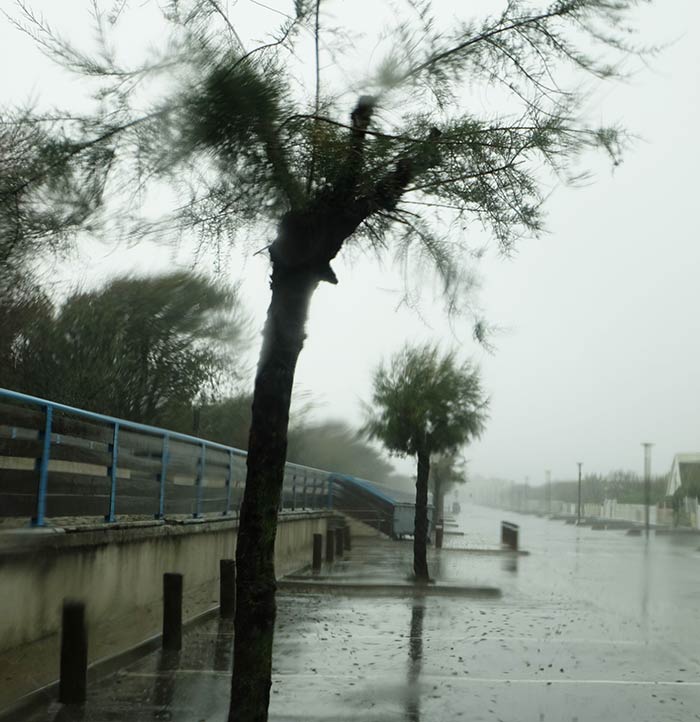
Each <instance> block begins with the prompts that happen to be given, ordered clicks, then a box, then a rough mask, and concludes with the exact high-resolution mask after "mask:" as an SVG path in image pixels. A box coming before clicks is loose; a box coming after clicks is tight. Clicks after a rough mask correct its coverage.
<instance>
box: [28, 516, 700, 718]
mask: <svg viewBox="0 0 700 722" xmlns="http://www.w3.org/2000/svg"><path fill="white" fill-rule="evenodd" d="M501 518H507V519H508V520H510V521H514V522H515V523H518V524H520V527H521V546H522V547H523V548H525V549H527V550H529V551H530V552H531V554H530V555H529V556H514V555H505V556H504V555H475V554H469V553H465V552H462V551H458V550H450V549H444V550H442V551H441V552H431V560H430V565H431V572H432V573H433V575H434V576H435V577H436V578H437V579H438V580H442V581H445V582H450V583H459V584H470V585H491V586H498V587H500V588H501V589H502V591H503V596H502V598H500V599H489V600H484V599H468V598H461V597H456V598H451V597H443V596H440V597H434V596H430V597H425V598H420V597H419V598H415V597H411V596H401V595H398V596H388V597H373V598H363V597H359V596H344V595H334V594H302V595H290V594H284V595H281V596H280V597H279V599H278V608H279V612H278V630H277V634H276V643H275V644H276V646H275V662H274V682H273V693H272V703H271V719H273V720H275V721H276V722H282V721H283V720H289V721H292V720H377V721H379V720H408V721H410V722H418V721H419V720H423V721H425V722H428V721H430V722H434V721H439V720H459V719H464V720H471V721H475V720H493V721H494V722H495V721H497V720H502V721H504V722H506V721H507V722H523V721H526V720H534V721H535V722H540V721H543V720H556V721H560V720H570V721H571V722H588V721H591V722H592V721H593V720H595V721H596V722H597V721H598V720H616V721H619V722H626V721H628V720H629V722H632V721H634V722H643V721H645V720H648V721H650V722H651V721H654V722H657V721H659V720H679V721H681V720H682V721H685V720H700V644H699V643H698V622H699V621H700V552H698V551H697V547H698V545H700V538H698V537H697V536H691V537H672V536H666V537H654V536H653V535H652V537H651V538H650V539H649V540H646V539H645V538H644V537H631V536H627V535H626V534H625V533H624V532H621V531H593V530H591V529H589V528H576V527H574V526H570V525H566V524H564V523H563V522H558V521H547V520H544V519H538V518H535V517H529V516H528V517H520V516H519V515H517V514H507V515H504V514H503V513H502V512H498V511H494V510H488V509H483V508H479V507H467V508H464V509H463V511H462V513H461V514H460V516H459V518H458V522H459V524H460V527H459V528H460V529H461V530H463V531H465V536H456V535H448V536H446V544H447V545H449V546H453V547H458V546H470V547H495V546H498V541H499V522H500V520H501ZM411 553H412V550H411V544H410V542H405V543H403V544H394V543H378V542H376V541H375V540H370V541H369V542H364V543H359V542H357V541H356V543H355V544H354V546H353V551H352V552H351V556H350V561H349V562H342V563H337V564H336V565H335V567H334V568H333V569H332V570H328V571H331V572H332V575H337V576H339V577H344V578H346V579H373V580H377V579H388V580H397V579H405V577H406V575H407V574H408V573H409V571H410V563H411ZM231 631H232V630H231V628H230V625H229V624H228V623H225V622H220V621H218V620H211V621H210V622H207V623H206V624H203V625H201V626H200V627H198V628H196V629H193V630H191V631H190V632H189V633H188V634H187V636H186V638H185V648H184V650H183V652H182V653H180V654H178V655H175V656H174V657H163V656H162V655H160V654H153V655H150V656H149V657H146V658H144V659H142V660H140V661H139V662H137V663H136V664H134V665H132V666H131V667H129V668H128V669H126V670H124V671H122V672H121V673H119V674H118V675H116V676H114V677H112V678H111V679H109V680H105V681H104V682H103V683H102V684H100V685H96V686H93V687H92V689H91V691H90V700H89V702H88V704H87V706H86V707H85V709H84V710H82V711H81V710H73V711H71V710H68V709H61V708H60V707H59V706H58V705H53V706H52V707H50V708H49V709H44V710H41V711H40V712H39V713H37V714H36V715H35V716H32V718H31V719H32V722H34V721H35V720H36V721H38V720H42V722H43V721H44V720H64V721H65V722H67V721H68V720H85V721H86V722H87V721H95V722H96V721H97V720H100V721H105V722H106V721H107V720H110V721H113V720H129V721H130V722H141V721H142V720H173V721H174V722H180V721H182V722H184V721H185V720H187V722H198V721H199V720H207V722H209V721H210V720H211V721H212V722H213V721H214V720H218V721H223V720H225V718H226V708H227V703H228V689H229V677H230V672H229V669H230V661H231Z"/></svg>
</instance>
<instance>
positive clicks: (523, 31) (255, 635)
mask: <svg viewBox="0 0 700 722" xmlns="http://www.w3.org/2000/svg"><path fill="white" fill-rule="evenodd" d="M642 1H643V0H614V1H613V0H549V2H546V1H545V2H538V1H537V0H532V2H525V1H524V0H502V2H500V3H498V8H497V9H496V10H495V11H492V12H494V13H495V14H492V15H487V16H482V17H476V18H473V19H469V20H461V19H459V18H458V17H454V16H453V15H452V14H451V15H450V16H449V17H440V16H439V15H437V14H436V12H434V11H433V8H432V5H431V2H430V0H421V1H420V2H414V1H413V0H408V1H407V3H406V8H405V12H404V13H396V12H392V13H389V14H387V16H386V23H387V24H388V25H389V27H384V26H383V27H379V25H380V22H379V21H378V22H377V23H376V26H377V27H376V28H375V23H372V28H373V29H376V32H377V37H375V38H369V39H368V40H367V42H368V45H367V46H364V47H369V48H372V47H374V51H373V52H367V53H364V54H363V52H362V51H359V53H358V55H353V54H352V52H350V50H351V49H350V48H349V47H348V45H347V44H345V49H346V51H347V52H346V53H345V54H343V46H342V44H335V43H333V45H334V47H333V49H332V50H331V49H329V48H328V45H330V44H331V43H328V45H327V44H326V42H325V41H326V39H327V38H329V39H330V40H331V42H332V40H333V38H332V36H330V33H331V32H338V31H331V30H328V31H326V30H325V28H326V27H327V26H329V25H330V23H331V22H333V23H335V25H336V27H337V25H338V22H341V23H342V19H341V16H340V15H339V13H342V11H343V7H342V6H338V5H337V4H333V5H332V6H331V4H330V3H328V6H327V4H326V3H321V2H320V0H295V2H294V3H292V2H290V3H289V5H290V8H289V11H290V13H291V14H290V15H289V16H288V18H289V19H288V20H287V21H286V22H285V23H284V25H283V27H282V28H281V29H280V32H279V33H278V34H276V36H275V37H274V38H273V39H272V41H271V42H269V43H266V44H265V45H262V46H259V47H255V48H252V49H248V50H247V51H245V50H244V49H243V45H242V43H241V41H240V38H239V34H238V33H237V32H236V28H235V24H234V18H233V16H230V17H229V16H227V15H226V14H225V13H224V10H223V8H222V4H221V3H219V2H216V0H181V1H179V2H174V1H173V2H170V3H167V4H166V5H165V15H166V18H167V20H168V21H169V22H170V23H171V27H172V28H173V31H174V35H173V36H172V42H170V43H169V45H168V49H167V52H164V53H163V54H161V55H160V56H155V57H154V56H153V54H152V57H151V58H150V59H149V60H148V61H146V62H143V63H141V62H139V63H137V64H136V65H135V67H128V66H127V65H126V64H125V63H124V61H123V55H120V54H119V53H117V52H116V51H115V47H114V43H113V42H111V39H110V37H109V35H110V32H114V31H116V30H118V28H119V26H120V22H121V20H122V18H123V17H124V11H123V9H124V6H125V4H124V3H119V4H115V5H114V7H113V9H112V10H111V11H109V12H108V13H107V15H106V16H104V17H102V16H99V14H98V17H97V22H96V23H95V25H96V27H97V29H98V42H100V43H101V45H100V49H99V50H98V52H96V53H93V54H91V53H90V52H88V51H85V50H83V49H81V48H80V47H76V46H75V44H72V43H71V41H70V39H68V40H62V39H60V38H57V37H56V35H55V34H54V33H52V31H51V28H50V27H49V26H48V25H47V24H46V23H45V22H44V20H43V19H42V18H41V17H39V16H37V15H33V14H32V12H31V10H30V9H29V8H28V7H27V5H26V4H25V5H23V7H24V8H25V13H24V15H23V16H21V17H20V18H19V19H18V22H19V23H20V24H21V25H24V28H25V29H26V30H28V31H29V32H30V33H32V34H34V35H35V37H36V38H37V40H38V42H39V43H40V45H41V47H42V48H43V49H44V50H45V51H46V52H47V53H48V54H49V55H50V56H52V57H54V58H55V59H57V60H58V62H60V63H62V64H63V65H64V66H65V67H67V68H68V69H69V70H72V71H76V72H78V73H82V74H83V75H86V76H89V78H90V79H91V87H97V93H98V95H97V102H96V103H94V106H93V107H94V108H95V110H94V112H93V113H91V114H86V113H82V114H81V112H80V111H79V110H76V109H68V111H67V112H61V113H58V114H57V113H53V114H52V115H51V116H47V117H44V118H27V117H20V118H19V120H18V122H19V123H20V127H21V128H23V129H25V130H26V134H27V135H28V136H29V135H31V133H36V135H37V137H36V143H34V141H32V143H31V147H32V149H33V155H32V157H33V158H34V159H35V162H34V163H33V164H32V165H31V166H29V167H27V168H25V169H22V168H20V169H18V171H17V178H16V180H15V181H12V179H11V178H10V180H9V183H4V182H3V183H2V185H1V186H0V203H1V204H2V206H3V209H4V212H7V214H8V215H9V217H10V219H9V220H7V219H6V218H5V217H4V216H3V220H2V223H3V226H7V227H11V228H22V223H14V220H13V219H14V216H13V214H14V213H15V210H14V209H15V208H16V210H17V214H18V216H19V218H20V219H23V218H27V219H29V220H30V221H36V224H37V225H36V227H37V229H38V231H37V232H38V233H39V234H41V233H44V232H47V233H49V235H51V234H52V233H53V227H54V225H53V224H54V220H55V222H56V223H58V224H59V226H60V225H62V224H64V223H65V225H66V226H67V227H68V228H71V227H72V226H73V225H74V224H75V223H90V224H92V225H95V224H96V223H97V221H99V220H103V221H104V222H106V223H108V222H109V220H110V219H112V218H114V217H115V216H116V215H118V211H119V210H120V209H121V210H123V211H124V212H123V214H122V221H123V222H122V225H121V226H120V228H127V227H128V225H129V221H133V222H134V228H135V230H134V233H133V235H134V237H143V236H144V235H149V236H152V235H153V234H155V233H158V232H160V234H161V235H162V236H165V237H168V238H173V237H176V236H177V234H178V232H185V233H191V232H192V231H194V232H195V233H198V234H199V238H200V240H201V242H203V243H205V244H206V243H216V242H217V241H218V242H221V241H235V240H245V239H251V238H257V239H258V242H257V243H256V244H255V245H253V244H252V243H250V242H249V243H248V247H251V248H255V250H256V251H257V250H259V249H260V247H261V246H263V247H264V248H265V249H266V251H267V254H268V255H269V259H270V264H271V281H270V289H271V300H270V306H269V312H268V316H267V321H266V323H265V329H264V343H263V347H262V352H261V355H260V361H259V365H258V370H257V376H256V379H255V388H254V397H253V413H252V423H251V429H250V438H249V444H248V450H249V455H248V475H247V483H246V489H245V497H244V500H243V506H242V510H241V522H240V529H239V532H238V546H237V563H238V581H237V585H238V609H237V614H236V621H235V643H234V671H233V687H232V706H231V711H230V720H231V721H232V722H234V721H240V720H264V719H266V717H267V711H266V710H267V707H268V703H269V694H270V686H271V653H272V639H273V628H274V619H275V601H274V594H275V573H274V564H273V554H274V542H275V534H276V524H277V509H278V506H279V504H278V501H279V496H280V490H281V486H282V480H283V469H284V461H285V454H286V448H287V441H286V439H287V435H286V434H287V425H288V420H289V405H290V400H291V394H292V385H293V380H294V373H295V368H296V363H297V358H298V356H299V353H300V351H301V348H302V346H303V342H304V327H305V322H306V317H307V313H308V308H309V302H310V299H311V296H312V295H313V293H314V291H315V289H316V288H317V286H318V284H319V283H320V282H329V283H337V278H336V275H335V273H334V271H333V269H332V268H331V263H332V261H333V259H334V258H336V256H337V255H338V254H339V253H340V252H341V251H343V252H345V249H346V248H347V247H348V246H349V245H351V244H352V245H355V246H358V247H360V248H370V249H374V250H375V251H376V252H377V254H378V255H382V254H384V253H386V254H388V256H389V257H390V258H395V259H397V260H398V261H399V262H400V263H405V262H406V261H407V260H408V261H411V260H414V261H420V262H421V264H422V265H423V266H425V265H427V264H430V265H431V266H432V267H433V268H434V269H435V270H436V272H437V274H438V275H439V277H440V278H441V280H442V284H443V286H442V287H443V289H444V292H445V297H446V299H447V302H448V306H450V308H452V309H455V308H457V309H459V308H463V301H464V298H463V296H462V291H463V290H464V289H465V287H466V285H468V284H465V280H466V279H468V277H469V269H470V265H471V259H472V258H473V255H472V254H473V251H474V249H473V248H470V245H469V243H468V242H467V234H466V233H465V230H468V224H469V222H470V220H471V221H473V222H474V225H476V226H478V227H485V228H486V229H487V230H490V232H491V233H492V234H493V237H494V238H495V239H496V241H497V242H498V244H499V245H500V247H501V248H502V249H503V250H505V251H507V250H509V249H510V248H512V246H513V244H514V243H515V241H516V240H517V239H518V238H519V237H520V236H522V235H529V234H533V233H537V232H538V231H539V230H540V228H541V225H542V213H541V207H542V202H543V200H544V198H545V197H547V196H548V194H549V188H550V185H551V183H550V181H551V179H552V175H551V173H554V174H557V175H559V177H561V178H563V179H566V178H568V177H570V176H571V175H575V174H576V173H577V172H578V171H579V170H580V168H579V167H578V164H577V160H578V159H579V158H580V156H581V154H582V152H583V151H586V150H588V149H590V148H602V149H603V150H604V151H606V152H607V153H609V154H610V155H611V156H612V159H613V162H617V161H618V158H619V155H618V154H619V150H620V144H621V135H620V133H619V132H618V130H617V129H615V128H607V127H603V128H600V127H597V126H595V125H592V124H591V123H589V122H588V120H587V119H586V117H584V116H583V115H582V108H583V101H584V100H585V99H586V93H585V92H581V93H579V92H576V91H577V89H578V88H580V87H581V86H582V82H581V81H582V79H583V77H586V76H587V77H593V78H609V77H611V76H614V75H615V74H616V72H617V68H618V67H619V63H620V62H621V59H622V58H623V57H624V56H625V55H626V53H627V51H629V50H630V49H631V48H630V47H629V45H628V43H629V39H630V37H631V36H630V34H629V32H628V19H629V14H630V11H631V9H632V8H633V7H634V6H636V5H637V4H639V2H642ZM494 4H495V3H485V5H488V6H493V5H494ZM351 6H352V7H353V10H354V9H355V6H354V4H351ZM327 7H328V8H329V9H330V7H332V10H331V12H332V14H333V20H332V21H331V19H330V18H331V16H330V14H328V13H326V8H327ZM464 8H465V10H466V11H467V12H469V11H472V10H473V4H471V3H468V4H464ZM239 9H240V8H239V7H236V8H235V9H234V12H236V11H238V10H239ZM377 9H378V8H377ZM461 10H462V8H461V7H460V8H459V11H461ZM454 12H457V11H456V10H455V11H454ZM163 35H165V33H163ZM309 38H310V40H309ZM377 38H378V39H377ZM129 40H131V39H129ZM375 41H376V42H375ZM337 45H340V47H337ZM370 57H371V60H368V58H370ZM374 58H376V63H375V64H374V68H373V69H372V71H371V73H370V75H369V76H368V77H359V76H358V73H357V68H358V67H360V66H365V67H367V64H368V63H370V64H371V63H373V62H374ZM306 61H309V62H306ZM311 68H313V69H311ZM166 69H167V70H168V71H172V70H173V69H175V70H176V71H177V72H176V73H172V74H171V75H168V76H165V75H164V72H165V71H166ZM151 79H153V81H154V82H153V83H151V84H150V85H149V81H150V80H151ZM173 83H175V84H176V87H173ZM352 96H354V100H353V99H352ZM33 128H39V131H34V130H32V129H33ZM22 137H25V136H24V135H23V136H22ZM62 179H65V182H63V180H62ZM159 183H161V184H163V183H165V184H167V187H168V191H169V193H168V194H164V195H163V197H164V198H168V197H172V198H173V205H172V213H170V214H169V215H168V216H167V217H165V218H160V219H158V218H154V217H153V213H152V211H153V204H149V203H148V202H147V201H148V200H149V199H150V196H149V194H148V193H147V192H145V191H146V190H148V188H150V187H152V186H153V184H156V186H157V185H158V184H159ZM62 191H65V193H62ZM140 199H143V201H144V206H143V207H144V212H145V211H146V210H147V211H149V212H148V213H147V214H146V219H145V220H144V219H143V218H138V217H137V216H138V210H139V206H138V201H139V200H140ZM103 205H106V206H107V207H108V208H109V209H110V213H108V214H104V215H103V216H102V217H101V216H100V214H99V213H98V210H99V208H100V207H101V206H103ZM46 209H48V210H50V211H51V214H50V215H49V217H48V219H46V223H45V224H44V225H42V223H41V222H42V220H43V219H44V217H43V215H42V213H43V212H44V210H46ZM478 245H481V243H479V244H478ZM409 265H410V264H409ZM483 328H484V327H483V324H481V323H480V322H478V321H477V322H476V324H475V335H476V336H477V337H478V338H483Z"/></svg>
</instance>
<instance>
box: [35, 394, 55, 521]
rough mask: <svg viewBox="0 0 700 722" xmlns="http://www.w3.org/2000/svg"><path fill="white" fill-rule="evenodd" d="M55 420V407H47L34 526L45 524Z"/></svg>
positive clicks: (39, 463)
mask: <svg viewBox="0 0 700 722" xmlns="http://www.w3.org/2000/svg"><path fill="white" fill-rule="evenodd" d="M52 422H53V407H52V406H47V407H46V420H45V422H44V431H43V436H42V437H41V438H42V441H43V445H42V449H41V459H39V460H38V471H39V486H38V487H37V491H36V516H35V517H34V518H33V519H32V526H44V524H45V523H46V522H45V519H44V517H45V515H46V490H47V488H48V483H49V458H50V457H51V424H52Z"/></svg>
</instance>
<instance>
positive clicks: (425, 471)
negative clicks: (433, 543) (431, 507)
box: [413, 451, 430, 582]
mask: <svg viewBox="0 0 700 722" xmlns="http://www.w3.org/2000/svg"><path fill="white" fill-rule="evenodd" d="M429 476H430V454H429V453H428V452H426V451H419V452H418V473H417V476H416V518H415V526H414V529H413V572H414V574H415V575H416V580H417V581H419V582H427V581H429V580H430V577H429V576H428V556H427V555H428V552H427V543H428V477H429Z"/></svg>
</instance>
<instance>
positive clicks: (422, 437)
mask: <svg viewBox="0 0 700 722" xmlns="http://www.w3.org/2000/svg"><path fill="white" fill-rule="evenodd" d="M372 386H373V391H372V398H371V400H370V402H369V404H368V420H367V424H366V426H365V430H366V432H367V434H368V435H369V436H370V437H371V438H374V439H377V440H379V441H381V442H382V443H383V444H384V446H386V448H387V449H388V450H389V451H390V452H392V453H394V454H398V455H400V456H413V457H415V459H416V462H417V473H416V516H415V526H414V534H413V571H414V573H415V575H416V579H417V580H418V581H420V582H427V581H428V580H429V574H428V561H427V549H426V545H427V540H428V533H429V529H428V479H429V477H430V460H431V457H432V456H433V455H436V454H443V455H444V454H452V453H454V452H456V451H457V450H458V449H459V448H460V447H462V446H464V445H465V444H467V443H469V441H471V440H472V439H475V438H478V437H479V436H480V435H481V433H482V431H483V430H484V426H485V423H486V419H487V408H488V399H487V398H486V397H485V396H484V392H483V390H482V388H481V378H480V374H479V370H478V369H477V368H476V367H475V366H474V365H473V364H472V363H470V362H468V361H465V362H464V363H462V364H458V363H457V360H456V357H455V354H454V352H450V353H447V354H444V355H443V354H441V353H440V351H439V349H438V348H437V346H431V345H425V346H406V347H405V348H404V349H402V350H401V351H400V352H399V353H397V354H396V355H395V356H393V357H392V358H391V360H390V361H389V363H388V364H386V365H384V364H382V365H380V366H379V367H378V368H377V370H376V371H375V374H374V378H373V384H372Z"/></svg>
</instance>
